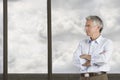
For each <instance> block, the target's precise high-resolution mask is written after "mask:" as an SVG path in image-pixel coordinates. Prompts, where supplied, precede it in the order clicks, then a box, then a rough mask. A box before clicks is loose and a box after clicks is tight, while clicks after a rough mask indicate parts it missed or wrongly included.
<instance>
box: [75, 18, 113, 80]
mask: <svg viewBox="0 0 120 80" xmlns="http://www.w3.org/2000/svg"><path fill="white" fill-rule="evenodd" d="M102 29H103V21H102V20H101V18H100V17H98V16H88V17H87V18H86V25H85V31H86V34H87V36H89V38H88V39H84V40H82V41H80V43H79V45H78V48H77V49H76V51H75V53H74V54H73V62H74V64H75V66H77V67H78V68H79V69H80V80H108V76H107V72H108V71H109V70H110V57H111V54H112V51H113V45H112V41H111V40H109V39H107V38H104V37H103V36H102V35H101V31H102Z"/></svg>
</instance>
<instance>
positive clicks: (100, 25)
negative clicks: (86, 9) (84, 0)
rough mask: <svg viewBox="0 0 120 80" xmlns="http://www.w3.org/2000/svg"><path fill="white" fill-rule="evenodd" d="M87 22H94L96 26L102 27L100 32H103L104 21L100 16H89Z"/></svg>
mask: <svg viewBox="0 0 120 80" xmlns="http://www.w3.org/2000/svg"><path fill="white" fill-rule="evenodd" d="M86 20H92V21H93V23H94V25H98V26H99V27H100V32H101V31H102V30H103V21H102V19H101V18H100V17H98V16H88V17H86Z"/></svg>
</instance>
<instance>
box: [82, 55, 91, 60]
mask: <svg viewBox="0 0 120 80" xmlns="http://www.w3.org/2000/svg"><path fill="white" fill-rule="evenodd" d="M80 58H82V59H87V60H91V55H89V54H82V55H81V56H80Z"/></svg>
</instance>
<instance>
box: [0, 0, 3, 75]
mask: <svg viewBox="0 0 120 80" xmlns="http://www.w3.org/2000/svg"><path fill="white" fill-rule="evenodd" d="M1 73H3V1H2V0H1V1H0V74H1Z"/></svg>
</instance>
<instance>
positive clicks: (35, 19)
mask: <svg viewBox="0 0 120 80" xmlns="http://www.w3.org/2000/svg"><path fill="white" fill-rule="evenodd" d="M46 7H47V4H46V0H36V1H35V0H9V1H8V73H47V11H46Z"/></svg>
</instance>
